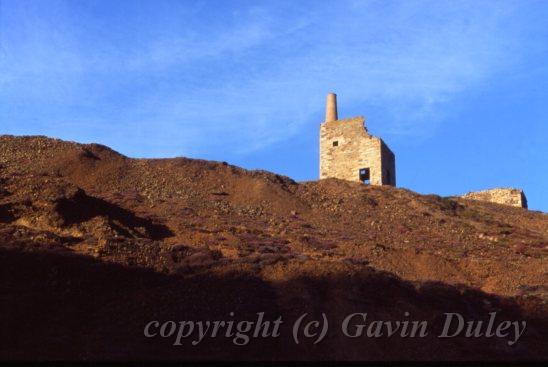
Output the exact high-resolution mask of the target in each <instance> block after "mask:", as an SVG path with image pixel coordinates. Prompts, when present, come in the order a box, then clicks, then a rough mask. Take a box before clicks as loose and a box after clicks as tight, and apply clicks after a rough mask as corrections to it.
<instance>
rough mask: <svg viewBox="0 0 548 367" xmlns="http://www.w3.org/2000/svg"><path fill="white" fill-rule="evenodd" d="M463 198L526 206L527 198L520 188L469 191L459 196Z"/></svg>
mask: <svg viewBox="0 0 548 367" xmlns="http://www.w3.org/2000/svg"><path fill="white" fill-rule="evenodd" d="M461 197H462V198H464V199H472V200H480V201H490V202H492V203H498V204H505V205H512V206H518V207H521V208H527V198H526V197H525V194H524V193H523V190H520V189H511V188H502V189H500V188H499V189H491V190H484V191H477V192H469V193H467V194H465V195H462V196H461Z"/></svg>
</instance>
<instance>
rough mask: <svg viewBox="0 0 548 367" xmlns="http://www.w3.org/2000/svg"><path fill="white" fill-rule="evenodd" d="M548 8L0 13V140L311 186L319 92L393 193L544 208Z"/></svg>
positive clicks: (233, 4) (123, 7) (94, 7)
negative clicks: (521, 195)
mask: <svg viewBox="0 0 548 367" xmlns="http://www.w3.org/2000/svg"><path fill="white" fill-rule="evenodd" d="M547 19H548V1H525V0H520V1H503V0H502V1H495V0H493V1H485V2H483V1H470V2H468V1H439V0H438V1H426V0H423V1H384V0H383V1H318V0H316V1H283V0H272V1H258V0H257V1H221V0H216V1H199V0H193V1H166V0H150V1H135V0H131V1H118V0H117V1H99V0H94V1H82V0H79V1H56V0H47V1H46V0H44V1H38V0H36V1H32V0H30V1H23V0H0V134H15V135H36V134H39V135H48V136H52V137H58V138H62V139H68V140H75V141H79V142H98V143H102V144H105V145H108V146H111V147H112V148H114V149H116V150H118V151H120V152H121V153H123V154H126V155H129V156H132V157H174V156H187V157H194V158H204V159H212V160H220V161H228V162H230V163H232V164H236V165H239V166H242V167H245V168H250V169H253V168H261V169H266V170H269V171H274V172H277V173H281V174H285V175H288V176H290V177H292V178H294V179H296V180H299V181H300V180H314V179H317V177H318V135H319V124H320V122H321V121H322V119H323V116H324V102H325V95H326V94H327V93H328V92H330V91H333V92H336V93H337V94H338V100H339V116H340V117H351V116H355V115H364V116H366V119H367V120H366V125H367V127H368V129H369V131H370V132H371V133H373V134H374V135H377V136H380V137H382V138H383V139H384V140H385V142H387V144H388V145H389V146H390V147H391V149H392V150H393V151H394V152H395V154H396V165H397V179H398V186H402V187H407V188H409V189H412V190H415V191H418V192H421V193H437V194H440V195H451V194H461V193H465V192H467V191H471V190H480V189H485V188H491V187H520V188H523V189H524V190H525V192H526V195H527V197H528V200H529V205H530V208H531V209H536V210H543V211H548V195H547V193H546V188H547V184H548V169H547V168H546V167H547V164H546V161H547V159H548V144H547V140H548V139H547V138H548V21H547Z"/></svg>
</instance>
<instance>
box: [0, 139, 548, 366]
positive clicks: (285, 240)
mask: <svg viewBox="0 0 548 367" xmlns="http://www.w3.org/2000/svg"><path fill="white" fill-rule="evenodd" d="M547 249H548V217H547V215H546V214H544V213H540V212H532V211H528V210H525V209H521V208H515V207H509V206H503V205H498V204H492V203H482V202H475V201H470V200H466V199H460V198H442V197H439V196H436V195H419V194H417V193H414V192H412V191H410V190H406V189H401V188H393V187H373V186H366V185H360V184H356V183H351V182H345V181H340V180H335V179H328V180H322V181H314V182H304V183H297V182H295V181H293V180H291V179H290V178H288V177H284V176H280V175H276V174H272V173H269V172H264V171H248V170H244V169H241V168H238V167H235V166H231V165H229V164H227V163H225V162H211V161H203V160H194V159H186V158H173V159H131V158H128V157H125V156H123V155H121V154H119V153H117V152H115V151H113V150H111V149H110V148H108V147H105V146H102V145H97V144H85V145H84V144H77V143H72V142H65V141H61V140H55V139H50V138H46V137H13V136H0V256H1V257H0V259H1V264H2V269H3V270H2V281H3V283H4V284H3V285H2V289H3V295H2V303H3V304H4V306H3V307H4V310H3V311H4V312H2V318H3V319H2V324H3V325H8V327H7V328H4V332H3V335H2V341H1V343H2V347H1V349H0V353H1V354H0V355H1V356H3V358H4V359H5V358H7V359H36V358H38V359H39V358H56V359H105V358H106V359H128V358H148V359H151V358H152V359H172V358H173V359H185V358H192V359H196V358H198V359H200V358H232V357H234V356H235V355H236V354H235V353H239V354H238V355H239V356H240V358H244V359H310V358H312V359H339V360H340V359H376V360H379V359H470V358H471V359H499V358H502V359H515V358H527V359H538V358H547V357H548V354H547V351H546V350H545V349H544V348H543V345H544V342H546V325H547V323H546V302H547V300H548V292H547V289H548V288H547V283H548V282H547V274H548V264H547V261H546V253H547ZM448 308H450V309H448ZM181 309H182V310H184V312H183V311H180V310H181ZM364 309H366V310H368V311H369V312H373V313H374V312H377V314H378V315H381V316H380V317H381V318H383V317H384V318H385V319H386V318H397V317H400V318H401V314H403V312H404V311H409V312H410V313H412V314H413V315H415V316H417V317H416V319H428V320H431V321H432V322H433V323H435V322H437V321H436V320H437V319H436V317H437V316H436V315H437V314H443V312H451V311H452V310H462V313H463V314H466V315H469V316H470V317H474V316H475V317H479V318H481V317H484V315H487V314H488V312H490V311H492V310H497V311H500V312H502V313H506V314H507V315H513V316H514V317H523V318H527V320H530V322H529V325H531V327H530V331H528V334H527V335H526V338H525V342H524V343H522V344H521V346H520V347H513V348H512V347H508V346H507V344H506V343H501V342H498V341H493V340H492V339H491V340H487V339H486V340H482V341H480V342H478V341H476V340H474V341H473V342H474V343H476V344H473V343H472V342H470V341H469V340H468V339H459V338H455V339H451V340H445V341H443V342H442V341H440V339H435V338H432V339H431V340H429V341H428V343H426V346H425V343H424V341H422V342H419V341H413V340H411V341H409V340H408V341H402V340H392V339H389V340H380V341H379V340H375V339H367V340H365V341H364V340H361V341H360V342H359V343H358V342H356V341H355V340H352V341H349V340H348V339H347V338H343V337H342V336H340V335H333V336H330V337H329V338H328V340H326V341H325V342H324V344H323V346H321V347H318V346H314V345H307V346H302V347H299V346H296V345H294V344H292V343H289V342H288V341H287V340H285V339H283V340H279V341H271V342H269V343H271V344H266V346H267V347H268V350H269V351H270V352H266V354H265V352H264V347H265V345H262V344H261V343H259V342H258V343H256V344H254V345H253V346H250V347H248V348H245V349H242V348H240V349H238V348H236V349H234V348H235V347H234V346H233V345H232V344H230V343H229V344H227V345H224V344H223V343H222V342H219V343H218V344H204V345H202V346H200V347H197V348H193V349H190V350H189V349H185V350H181V349H177V348H175V347H173V346H170V345H169V343H167V342H165V341H161V342H159V341H154V342H152V341H149V340H144V339H143V337H142V328H143V325H144V323H145V320H152V319H155V318H156V319H158V318H159V317H160V318H161V317H164V319H166V320H169V319H175V320H184V319H185V318H184V317H185V316H186V317H187V318H186V319H189V318H190V317H194V318H195V319H207V318H208V317H213V315H215V316H217V317H222V316H223V315H225V317H226V315H227V314H228V312H230V311H235V312H237V311H240V312H239V313H240V314H241V315H245V314H253V313H255V312H260V311H265V312H272V313H274V314H276V313H277V314H283V315H286V314H287V315H290V316H292V315H293V316H296V315H298V312H301V311H304V312H312V311H310V310H313V312H312V313H321V312H327V313H329V317H330V319H331V318H333V320H339V319H340V318H342V316H343V315H345V312H351V311H352V310H362V312H365V311H363V310H364ZM177 310H179V311H177ZM354 312H356V311H354ZM122 314H123V316H119V317H118V316H116V317H115V316H114V315H122ZM398 315H399V316H398ZM290 316H288V317H290ZM419 316H420V317H422V318H420V317H419ZM22 320H24V321H22ZM20 322H23V323H24V325H23V326H26V327H21V326H20V325H19V326H18V323H20ZM107 324H108V327H107V326H105V325H107ZM12 328H13V329H12ZM6 330H11V331H9V334H7V333H8V331H6ZM13 330H17V331H13ZM13 333H18V334H16V335H14V334H13ZM82 333H83V334H82ZM264 343H267V342H266V341H265V342H264ZM366 346H367V347H366ZM159 353H160V354H159ZM159 355H161V356H162V357H158V356H159Z"/></svg>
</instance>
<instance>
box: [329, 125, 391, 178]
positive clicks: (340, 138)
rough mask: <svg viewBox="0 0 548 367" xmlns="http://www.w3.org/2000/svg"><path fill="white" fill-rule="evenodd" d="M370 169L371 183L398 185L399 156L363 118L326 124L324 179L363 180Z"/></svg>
mask: <svg viewBox="0 0 548 367" xmlns="http://www.w3.org/2000/svg"><path fill="white" fill-rule="evenodd" d="M362 168H369V173H370V184H372V185H395V184H396V170H395V157H394V154H393V153H392V152H391V151H390V149H389V148H388V147H387V146H386V144H384V142H383V141H382V140H381V139H379V138H377V137H375V136H372V135H370V134H369V133H368V132H367V129H366V128H365V126H364V118H363V117H361V116H360V117H354V118H349V119H343V120H335V121H328V122H324V123H323V124H321V126H320V179H323V178H329V177H335V178H340V179H343V180H349V181H358V182H359V181H360V177H359V170H360V169H362Z"/></svg>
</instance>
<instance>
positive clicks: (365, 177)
mask: <svg viewBox="0 0 548 367" xmlns="http://www.w3.org/2000/svg"><path fill="white" fill-rule="evenodd" d="M360 181H361V182H363V183H365V184H369V183H371V181H370V177H369V168H360Z"/></svg>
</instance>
